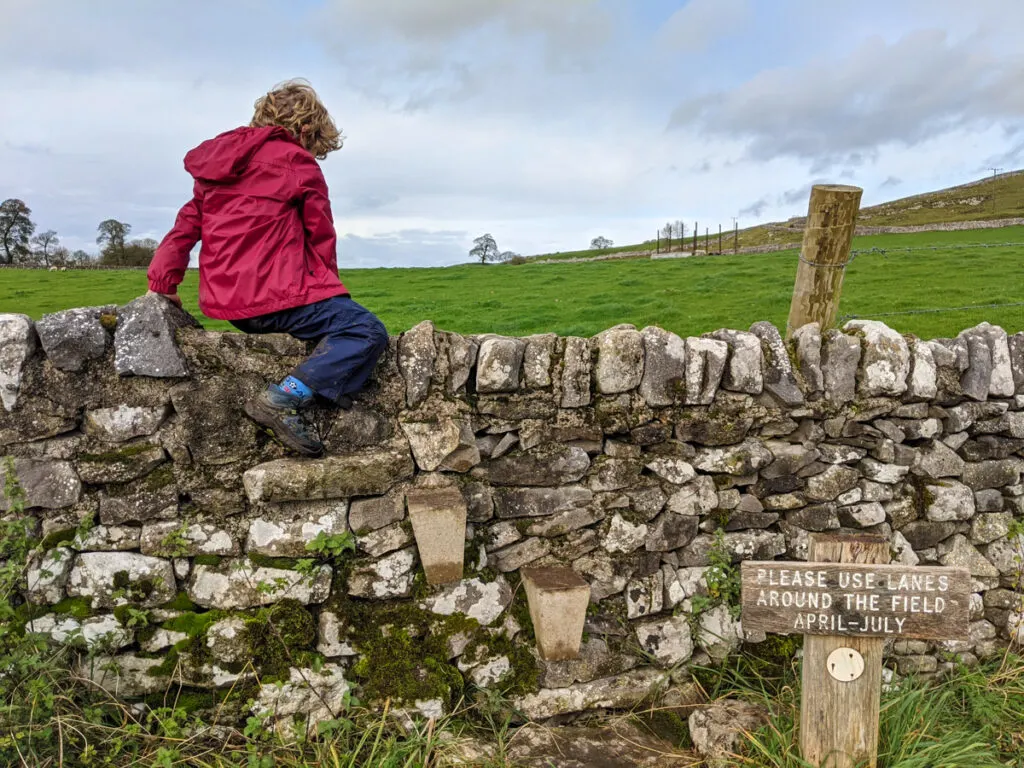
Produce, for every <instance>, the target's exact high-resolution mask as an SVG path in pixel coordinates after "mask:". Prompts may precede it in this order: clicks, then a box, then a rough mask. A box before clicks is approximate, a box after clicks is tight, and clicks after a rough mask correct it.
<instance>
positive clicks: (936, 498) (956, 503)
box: [925, 480, 974, 523]
mask: <svg viewBox="0 0 1024 768" xmlns="http://www.w3.org/2000/svg"><path fill="white" fill-rule="evenodd" d="M925 515H926V516H927V518H928V519H929V520H931V521H933V522H936V523H943V522H947V521H950V520H970V519H971V518H972V517H974V494H973V493H972V492H971V489H970V488H968V487H967V486H966V485H964V484H963V483H958V482H956V481H953V480H944V481H942V482H941V483H939V484H936V485H926V486H925Z"/></svg>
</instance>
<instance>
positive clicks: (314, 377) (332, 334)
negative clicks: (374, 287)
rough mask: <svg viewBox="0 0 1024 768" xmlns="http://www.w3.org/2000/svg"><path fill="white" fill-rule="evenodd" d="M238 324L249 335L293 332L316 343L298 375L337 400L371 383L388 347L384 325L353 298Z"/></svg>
mask: <svg viewBox="0 0 1024 768" xmlns="http://www.w3.org/2000/svg"><path fill="white" fill-rule="evenodd" d="M232 325H234V326H235V327H236V328H238V329H239V330H241V331H245V332H246V333H288V334H291V335H292V336H294V337H295V338H297V339H302V340H303V341H310V340H312V341H316V342H317V345H316V349H314V350H313V353H312V354H311V355H310V356H309V357H308V358H306V360H305V361H303V362H302V363H300V364H299V366H298V367H297V368H296V369H295V370H294V371H292V376H294V377H295V378H297V379H298V380H299V381H301V382H302V383H303V384H305V385H306V386H307V387H309V388H310V389H312V390H313V391H314V392H316V393H317V394H318V395H320V396H321V397H325V398H327V399H328V400H331V401H333V402H335V403H337V402H338V401H339V400H341V398H342V396H345V395H348V396H351V395H354V394H356V393H357V392H359V391H360V390H362V389H363V387H365V386H366V382H367V381H368V380H369V378H370V374H372V373H373V369H374V367H375V366H376V365H377V359H378V358H379V357H380V356H381V353H382V352H383V351H384V350H385V349H387V346H388V332H387V329H386V328H385V327H384V324H383V323H382V322H381V321H380V320H378V319H377V317H376V316H375V315H374V314H373V313H372V312H370V310H368V309H366V308H365V307H361V306H360V305H359V304H356V302H354V301H352V299H350V298H349V297H348V296H335V297H333V298H330V299H324V300H323V301H318V302H317V303H316V304H309V305H308V306H305V307H294V308H293V309H283V310H281V311H280V312H273V313H271V314H269V315H260V316H259V317H250V318H246V319H244V320H233V321H232Z"/></svg>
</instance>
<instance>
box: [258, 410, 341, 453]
mask: <svg viewBox="0 0 1024 768" xmlns="http://www.w3.org/2000/svg"><path fill="white" fill-rule="evenodd" d="M244 410H245V415H246V416H248V417H249V418H250V419H252V420H253V421H255V422H256V423H257V424H259V425H260V426H261V427H263V429H264V431H266V432H267V434H269V435H270V436H271V437H272V438H273V439H274V440H275V441H277V442H278V443H279V444H281V445H283V446H284V447H285V448H289V449H291V450H293V451H295V452H296V453H300V454H302V455H303V456H309V457H310V458H317V457H319V456H322V455H323V453H324V450H323V447H321V448H319V449H313V448H310V447H309V446H307V445H303V444H302V443H300V442H298V441H297V440H295V439H293V438H292V437H291V435H289V434H288V432H287V430H284V429H280V430H279V429H277V427H278V425H279V423H280V422H279V421H278V420H277V415H276V414H275V413H274V412H273V411H270V410H268V409H266V408H264V407H263V404H262V403H261V402H260V401H259V400H250V401H249V402H247V403H246V404H245V406H244Z"/></svg>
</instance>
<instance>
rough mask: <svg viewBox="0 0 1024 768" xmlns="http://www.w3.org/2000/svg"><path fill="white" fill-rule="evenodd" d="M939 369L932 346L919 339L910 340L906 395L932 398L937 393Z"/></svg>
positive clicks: (915, 397) (924, 398) (923, 398)
mask: <svg viewBox="0 0 1024 768" xmlns="http://www.w3.org/2000/svg"><path fill="white" fill-rule="evenodd" d="M938 377H939V369H938V367H937V366H936V365H935V355H934V353H933V352H932V347H931V345H930V344H927V343H925V342H923V341H921V340H920V339H914V340H912V341H911V342H910V378H909V379H907V396H908V397H911V398H914V399H917V400H933V399H934V398H935V397H936V395H938V393H939V384H938V381H939V378H938Z"/></svg>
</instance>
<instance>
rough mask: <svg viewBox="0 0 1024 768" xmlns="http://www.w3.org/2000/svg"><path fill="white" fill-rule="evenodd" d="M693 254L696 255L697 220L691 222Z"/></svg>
mask: <svg viewBox="0 0 1024 768" xmlns="http://www.w3.org/2000/svg"><path fill="white" fill-rule="evenodd" d="M693 255H694V256H696V255H697V222H696V221H695V222H693Z"/></svg>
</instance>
